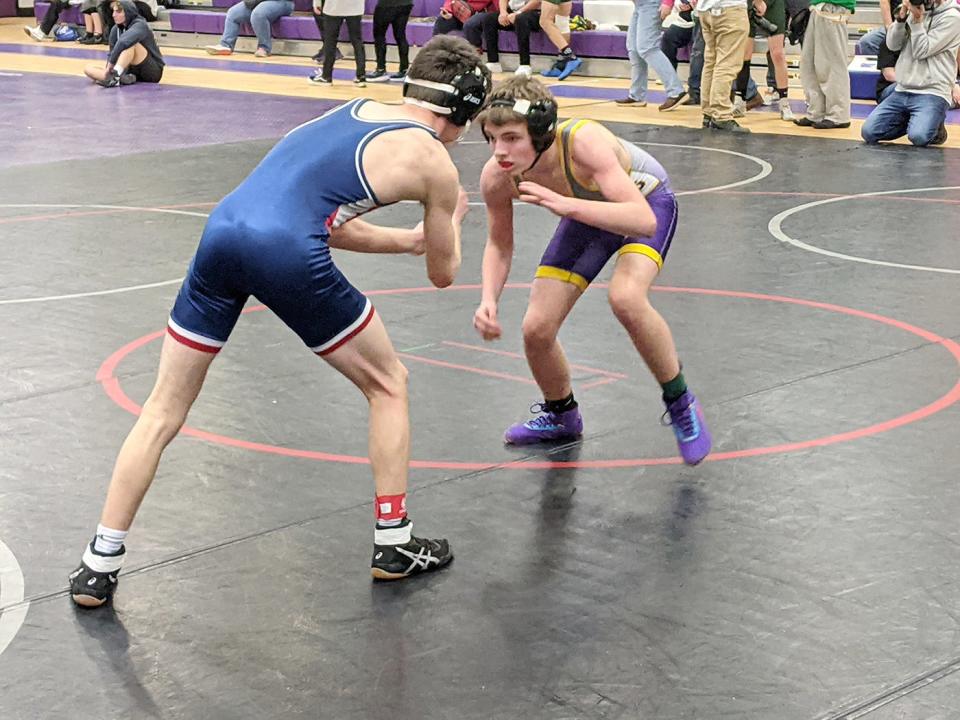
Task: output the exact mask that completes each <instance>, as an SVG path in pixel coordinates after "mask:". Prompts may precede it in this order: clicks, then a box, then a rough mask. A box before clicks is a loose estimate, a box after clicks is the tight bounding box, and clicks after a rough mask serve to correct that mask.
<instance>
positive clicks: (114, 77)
mask: <svg viewBox="0 0 960 720" xmlns="http://www.w3.org/2000/svg"><path fill="white" fill-rule="evenodd" d="M119 84H120V75H119V74H118V73H117V71H116V70H111V71H110V72H108V73H107V76H106V77H105V78H104V79H103V80H97V85H99V86H100V87H105V88H110V87H116V86H117V85H119Z"/></svg>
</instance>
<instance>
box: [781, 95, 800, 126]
mask: <svg viewBox="0 0 960 720" xmlns="http://www.w3.org/2000/svg"><path fill="white" fill-rule="evenodd" d="M777 104H778V105H779V106H780V119H781V120H786V121H787V122H793V121H794V120H795V119H796V116H795V115H794V114H793V109H792V108H791V107H790V101H789V100H788V99H787V98H780V99H779V100H778V101H777Z"/></svg>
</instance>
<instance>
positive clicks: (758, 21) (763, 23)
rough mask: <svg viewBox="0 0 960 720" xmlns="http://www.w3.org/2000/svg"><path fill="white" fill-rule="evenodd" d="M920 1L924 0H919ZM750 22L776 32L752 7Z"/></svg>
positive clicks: (774, 27) (775, 26) (766, 30)
mask: <svg viewBox="0 0 960 720" xmlns="http://www.w3.org/2000/svg"><path fill="white" fill-rule="evenodd" d="M913 1H914V0H910V2H913ZM920 2H924V0H920ZM750 22H751V23H753V26H754V27H757V28H760V29H761V30H763V31H764V32H765V33H767V35H773V34H775V33H776V32H777V25H776V23H772V22H770V21H769V20H767V19H766V18H765V17H764V16H763V15H761V14H760V13H758V12H757V11H756V10H755V9H754V8H753V7H751V8H750Z"/></svg>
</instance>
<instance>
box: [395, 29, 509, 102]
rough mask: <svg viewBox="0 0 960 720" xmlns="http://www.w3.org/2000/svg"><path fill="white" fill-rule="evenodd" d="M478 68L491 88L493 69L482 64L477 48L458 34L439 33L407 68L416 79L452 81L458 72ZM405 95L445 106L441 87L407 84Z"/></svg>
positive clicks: (459, 73) (463, 72)
mask: <svg viewBox="0 0 960 720" xmlns="http://www.w3.org/2000/svg"><path fill="white" fill-rule="evenodd" d="M477 68H479V69H480V71H481V72H482V73H483V77H484V78H485V80H486V83H487V86H488V87H489V83H490V71H489V70H488V69H487V66H486V65H484V64H483V58H482V57H481V56H480V54H479V53H478V52H477V49H476V48H475V47H474V46H473V45H471V44H470V43H468V42H467V41H466V40H464V39H463V38H460V37H456V36H455V35H437V36H435V37H433V38H432V39H431V40H430V42H428V43H427V44H426V45H424V46H423V48H421V50H420V52H418V53H417V56H416V57H415V58H414V59H413V62H412V63H410V67H409V68H408V69H407V76H408V77H409V78H411V79H414V80H430V81H431V82H436V83H448V84H449V83H451V82H453V79H454V78H455V77H457V76H458V75H466V74H467V73H472V72H474V71H475V70H476V69H477ZM404 96H405V97H409V98H413V99H415V100H423V101H424V102H428V103H433V104H434V105H443V104H444V100H445V98H446V95H445V93H444V92H443V91H442V90H435V89H433V88H425V87H421V86H419V85H408V86H407V87H406V88H404Z"/></svg>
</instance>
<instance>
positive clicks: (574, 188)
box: [557, 118, 605, 200]
mask: <svg viewBox="0 0 960 720" xmlns="http://www.w3.org/2000/svg"><path fill="white" fill-rule="evenodd" d="M592 122H595V121H594V120H574V119H572V118H571V119H570V120H564V121H563V122H562V123H560V124H559V125H558V126H557V141H558V142H559V143H560V153H559V155H560V170H561V171H562V172H563V176H564V177H565V178H566V180H567V182H568V183H569V184H570V190H571V192H573V196H574V197H576V198H582V199H585V200H602V199H605V198H604V197H603V193H601V192H600V188H599V187H598V186H597V184H596V183H590V184H587V183H585V182H583V181H582V180H581V179H580V178H578V177H577V175H576V173H575V172H574V162H573V136H574V135H575V134H576V133H577V130H579V129H580V128H582V127H583V126H584V125H588V124H590V123H592ZM571 123H572V124H571ZM567 128H569V132H567Z"/></svg>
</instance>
